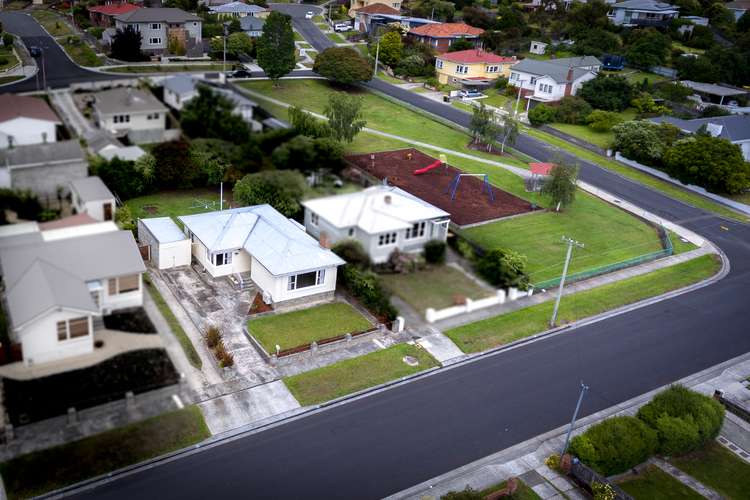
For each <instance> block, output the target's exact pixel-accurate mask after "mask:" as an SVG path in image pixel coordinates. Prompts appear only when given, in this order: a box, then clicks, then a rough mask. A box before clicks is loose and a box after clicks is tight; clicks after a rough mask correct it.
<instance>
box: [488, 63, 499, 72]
mask: <svg viewBox="0 0 750 500" xmlns="http://www.w3.org/2000/svg"><path fill="white" fill-rule="evenodd" d="M497 71H498V66H497V65H496V64H493V65H492V66H487V73H497Z"/></svg>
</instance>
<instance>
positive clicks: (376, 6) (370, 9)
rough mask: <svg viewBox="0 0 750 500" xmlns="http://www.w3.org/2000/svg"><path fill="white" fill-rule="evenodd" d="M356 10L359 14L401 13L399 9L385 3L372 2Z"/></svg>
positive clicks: (393, 14)
mask: <svg viewBox="0 0 750 500" xmlns="http://www.w3.org/2000/svg"><path fill="white" fill-rule="evenodd" d="M354 12H356V13H357V14H390V15H392V16H397V15H399V14H400V13H401V12H400V11H399V10H397V9H394V8H393V7H390V6H388V5H386V4H384V3H371V4H370V5H367V6H365V7H360V8H359V9H355V10H354Z"/></svg>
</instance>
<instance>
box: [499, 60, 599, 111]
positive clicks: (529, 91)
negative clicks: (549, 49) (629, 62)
mask: <svg viewBox="0 0 750 500" xmlns="http://www.w3.org/2000/svg"><path fill="white" fill-rule="evenodd" d="M601 65H602V63H601V61H599V60H598V59H597V58H596V57H593V56H583V57H566V58H562V59H551V60H549V61H540V60H536V59H530V58H526V59H524V60H523V61H520V62H518V63H516V64H514V65H513V66H511V68H510V78H509V79H508V83H509V84H510V85H513V86H514V87H518V88H520V89H521V96H522V97H524V98H526V99H529V101H532V100H533V101H538V102H555V101H559V100H560V99H562V98H563V97H565V96H570V95H576V93H577V92H578V89H580V88H581V86H582V85H583V84H584V83H586V82H587V81H589V80H592V79H594V78H596V74H597V72H598V71H599V69H600V68H601Z"/></svg>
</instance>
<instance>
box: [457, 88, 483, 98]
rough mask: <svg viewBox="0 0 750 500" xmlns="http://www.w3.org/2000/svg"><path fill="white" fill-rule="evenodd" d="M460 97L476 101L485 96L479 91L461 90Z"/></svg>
mask: <svg viewBox="0 0 750 500" xmlns="http://www.w3.org/2000/svg"><path fill="white" fill-rule="evenodd" d="M458 96H459V97H461V98H463V99H476V98H477V97H483V96H484V94H482V93H481V92H479V91H478V90H474V89H468V90H461V91H460V92H459V93H458Z"/></svg>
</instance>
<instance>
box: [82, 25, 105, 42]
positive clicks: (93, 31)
mask: <svg viewBox="0 0 750 500" xmlns="http://www.w3.org/2000/svg"><path fill="white" fill-rule="evenodd" d="M86 31H88V32H89V34H90V35H91V36H93V37H94V38H96V39H97V40H101V38H102V34H104V28H100V27H93V28H89V29H87V30H86Z"/></svg>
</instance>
